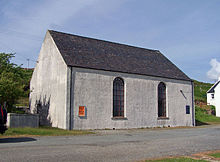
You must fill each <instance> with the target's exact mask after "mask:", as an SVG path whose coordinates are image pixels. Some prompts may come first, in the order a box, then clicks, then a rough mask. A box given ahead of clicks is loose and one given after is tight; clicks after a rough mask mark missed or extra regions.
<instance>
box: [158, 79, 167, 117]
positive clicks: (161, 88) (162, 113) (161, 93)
mask: <svg viewBox="0 0 220 162" xmlns="http://www.w3.org/2000/svg"><path fill="white" fill-rule="evenodd" d="M158 117H166V85H165V84H164V83H163V82H160V84H159V85H158Z"/></svg>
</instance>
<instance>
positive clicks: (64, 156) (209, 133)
mask: <svg viewBox="0 0 220 162" xmlns="http://www.w3.org/2000/svg"><path fill="white" fill-rule="evenodd" d="M208 150H220V125H216V126H206V127H200V128H198V127H197V128H187V129H186V128H185V129H156V130H152V129H136V130H114V131H113V130H108V131H107V130H106V131H104V130H103V131H97V134H96V135H86V136H62V137H33V138H28V137H27V138H8V139H6V138H5V139H0V161H53V162H54V161H136V160H143V159H146V158H152V157H161V156H167V155H190V154H192V153H197V152H202V151H208Z"/></svg>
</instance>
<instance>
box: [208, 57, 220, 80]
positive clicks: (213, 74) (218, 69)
mask: <svg viewBox="0 0 220 162" xmlns="http://www.w3.org/2000/svg"><path fill="white" fill-rule="evenodd" d="M210 65H211V66H212V68H211V69H210V70H209V71H208V72H207V76H208V78H209V79H212V80H218V79H219V77H220V62H218V61H217V60H216V59H211V61H210Z"/></svg>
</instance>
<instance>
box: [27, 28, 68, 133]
mask: <svg viewBox="0 0 220 162" xmlns="http://www.w3.org/2000/svg"><path fill="white" fill-rule="evenodd" d="M67 71H68V68H67V66H66V64H65V62H64V60H63V58H62V56H61V55H60V53H59V51H58V49H57V47H56V45H55V43H54V41H53V39H52V37H51V36H50V34H49V32H47V33H46V36H45V39H44V42H43V44H42V47H41V50H40V54H39V58H38V63H36V67H35V69H34V72H33V75H32V79H31V83H30V91H31V92H30V108H31V112H32V113H36V107H37V103H41V105H42V109H43V115H46V118H47V122H49V123H51V125H52V126H53V127H58V128H63V129H68V121H67V120H68V119H67V111H66V110H67V109H66V107H67V93H66V92H67ZM47 109H48V112H47ZM41 118H42V117H41V116H40V120H41ZM43 123H44V124H46V125H48V123H46V121H45V119H44V120H43Z"/></svg>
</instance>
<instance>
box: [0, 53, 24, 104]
mask: <svg viewBox="0 0 220 162" xmlns="http://www.w3.org/2000/svg"><path fill="white" fill-rule="evenodd" d="M13 57H14V54H6V53H0V104H3V103H4V102H6V105H7V106H8V107H12V106H13V104H14V103H15V101H16V100H17V99H18V98H19V97H20V96H21V95H22V93H23V88H24V85H23V79H22V78H23V76H24V72H23V69H22V68H21V67H20V66H18V65H16V64H14V63H11V59H12V58H13Z"/></svg>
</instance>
